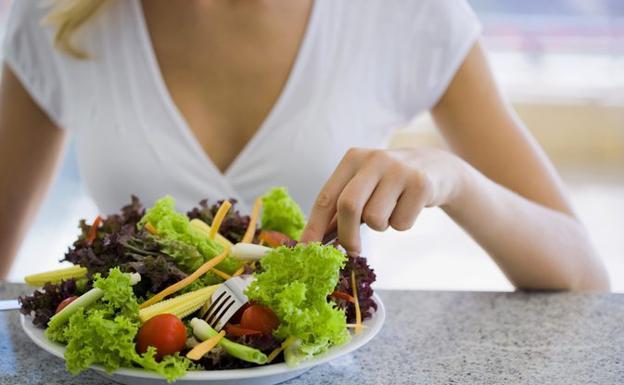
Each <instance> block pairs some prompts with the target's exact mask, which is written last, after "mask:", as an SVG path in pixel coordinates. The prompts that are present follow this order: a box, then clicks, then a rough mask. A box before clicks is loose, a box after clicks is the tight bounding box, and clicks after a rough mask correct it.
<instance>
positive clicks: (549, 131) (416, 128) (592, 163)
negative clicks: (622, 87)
mask: <svg viewBox="0 0 624 385" xmlns="http://www.w3.org/2000/svg"><path fill="white" fill-rule="evenodd" d="M514 108H515V109H516V111H517V112H518V114H519V116H520V118H521V119H522V120H523V121H524V123H525V124H526V126H527V127H528V128H529V129H530V130H531V132H532V133H533V134H534V135H535V136H536V138H537V139H538V140H539V142H540V143H541V145H542V146H543V147H544V149H545V150H546V152H547V153H548V154H549V156H550V157H551V159H553V161H554V163H555V164H557V165H558V166H560V167H565V168H569V167H572V168H576V167H580V168H595V167H599V168H605V169H609V170H613V171H618V170H622V172H624V106H609V105H599V104H591V103H586V104H581V103H567V104H566V103H559V104H556V103H515V104H514ZM419 145H432V146H443V142H442V140H441V139H440V138H439V136H438V134H437V133H436V131H435V129H434V126H433V123H432V121H431V119H430V118H429V116H423V117H421V118H419V119H417V120H416V121H415V122H414V124H413V125H410V126H409V127H406V128H403V129H400V130H399V131H398V132H397V133H396V134H395V135H394V137H393V138H392V141H391V146H395V147H396V146H400V147H405V146H419ZM622 175H623V177H624V174H622Z"/></svg>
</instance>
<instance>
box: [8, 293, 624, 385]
mask: <svg viewBox="0 0 624 385" xmlns="http://www.w3.org/2000/svg"><path fill="white" fill-rule="evenodd" d="M26 292H29V289H28V288H26V287H25V286H23V285H17V284H7V283H0V298H3V299H4V298H14V297H15V296H17V295H18V294H22V293H26ZM380 296H381V298H382V300H383V302H384V304H385V306H386V309H387V319H386V324H385V325H384V328H383V330H382V331H381V333H380V334H379V335H378V336H377V337H376V338H375V339H374V340H373V341H372V342H370V343H369V344H368V345H366V346H365V347H364V348H362V349H360V350H359V351H357V352H356V353H354V354H351V355H348V356H346V357H343V358H341V359H338V360H335V361H333V362H331V363H329V364H325V365H322V366H319V367H317V368H314V369H312V370H310V371H308V372H306V373H305V374H303V375H302V376H300V377H299V378H296V379H294V380H291V381H289V382H288V384H289V385H304V384H358V385H364V384H540V385H542V384H566V385H568V384H624V295H621V294H606V295H589V294H566V293H562V294H540V293H533V294H527V293H472V292H421V291H380ZM18 318H19V317H18V313H17V312H15V311H13V312H3V313H0V384H2V385H5V384H7V385H8V384H11V385H13V384H50V385H53V384H68V385H69V384H84V385H88V384H108V383H110V382H109V381H108V380H106V379H105V378H103V377H100V376H99V375H98V374H96V373H94V372H91V371H89V372H86V373H83V374H82V375H80V376H77V377H72V376H71V375H69V374H68V373H66V372H65V369H64V364H63V361H62V360H60V359H58V358H56V357H53V356H52V355H50V354H48V353H46V352H44V351H42V350H40V349H39V348H38V347H36V346H35V345H34V344H33V343H32V342H30V340H29V339H28V338H27V337H26V335H25V334H24V333H23V332H22V330H21V328H20V326H19V323H18Z"/></svg>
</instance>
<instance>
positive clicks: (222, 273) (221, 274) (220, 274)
mask: <svg viewBox="0 0 624 385" xmlns="http://www.w3.org/2000/svg"><path fill="white" fill-rule="evenodd" d="M210 271H211V272H212V273H215V274H216V275H218V276H219V277H221V278H223V279H225V280H226V281H227V280H228V279H230V278H232V276H231V275H229V274H228V273H226V272H223V271H221V270H219V269H217V268H215V267H213V268H212V269H210Z"/></svg>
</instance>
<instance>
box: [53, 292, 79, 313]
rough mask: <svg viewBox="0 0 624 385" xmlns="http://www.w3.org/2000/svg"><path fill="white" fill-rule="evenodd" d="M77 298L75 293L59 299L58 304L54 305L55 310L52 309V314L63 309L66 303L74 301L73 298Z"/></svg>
mask: <svg viewBox="0 0 624 385" xmlns="http://www.w3.org/2000/svg"><path fill="white" fill-rule="evenodd" d="M77 299H78V296H77V295H72V296H71V297H67V298H65V299H64V300H62V301H61V303H59V304H58V306H57V307H56V310H55V311H54V314H56V313H58V312H60V311H61V310H63V309H65V308H66V307H67V305H69V304H70V303H72V302H74V301H75V300H77Z"/></svg>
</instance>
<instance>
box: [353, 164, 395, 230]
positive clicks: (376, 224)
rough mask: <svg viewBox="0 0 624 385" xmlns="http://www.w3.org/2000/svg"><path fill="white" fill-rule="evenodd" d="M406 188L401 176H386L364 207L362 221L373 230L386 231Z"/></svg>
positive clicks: (389, 174) (390, 174)
mask: <svg viewBox="0 0 624 385" xmlns="http://www.w3.org/2000/svg"><path fill="white" fill-rule="evenodd" d="M404 187H405V186H404V182H403V177H402V176H401V175H396V174H392V173H388V174H386V176H384V177H383V178H382V179H381V181H380V182H379V184H377V187H376V188H375V191H374V192H373V195H372V196H371V197H370V198H369V200H368V202H367V203H366V205H365V206H364V211H363V212H362V221H363V222H364V223H366V225H367V226H368V227H370V228H371V229H373V230H376V231H384V230H386V229H387V228H388V225H389V223H390V216H391V215H392V212H393V211H394V208H395V206H396V204H397V201H398V200H399V197H400V196H401V193H402V192H403V189H404Z"/></svg>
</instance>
